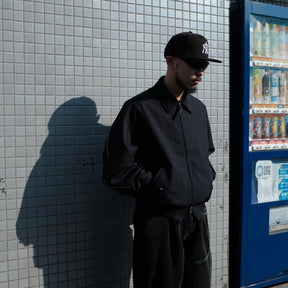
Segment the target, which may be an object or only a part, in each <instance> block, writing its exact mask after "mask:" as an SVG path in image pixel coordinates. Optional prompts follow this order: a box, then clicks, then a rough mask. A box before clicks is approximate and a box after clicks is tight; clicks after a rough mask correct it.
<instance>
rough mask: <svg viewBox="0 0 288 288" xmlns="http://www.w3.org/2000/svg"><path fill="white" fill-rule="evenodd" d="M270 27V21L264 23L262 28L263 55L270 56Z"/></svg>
mask: <svg viewBox="0 0 288 288" xmlns="http://www.w3.org/2000/svg"><path fill="white" fill-rule="evenodd" d="M270 46H271V43H270V29H269V23H267V22H266V23H264V25H263V30H262V54H263V56H266V57H270Z"/></svg>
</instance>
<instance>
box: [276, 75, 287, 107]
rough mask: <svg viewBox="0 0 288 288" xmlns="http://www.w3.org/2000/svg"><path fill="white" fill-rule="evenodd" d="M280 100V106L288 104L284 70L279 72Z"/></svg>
mask: <svg viewBox="0 0 288 288" xmlns="http://www.w3.org/2000/svg"><path fill="white" fill-rule="evenodd" d="M278 80H279V84H278V85H279V98H278V103H279V104H285V103H286V96H287V95H286V93H287V86H286V85H287V84H286V83H287V82H286V71H284V70H282V71H279V77H278Z"/></svg>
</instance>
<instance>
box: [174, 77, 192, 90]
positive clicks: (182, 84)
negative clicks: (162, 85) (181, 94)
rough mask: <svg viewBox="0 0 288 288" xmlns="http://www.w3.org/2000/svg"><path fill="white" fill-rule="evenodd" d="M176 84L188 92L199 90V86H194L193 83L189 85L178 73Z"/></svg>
mask: <svg viewBox="0 0 288 288" xmlns="http://www.w3.org/2000/svg"><path fill="white" fill-rule="evenodd" d="M175 81H176V84H177V85H178V86H179V87H180V88H181V89H183V90H185V91H186V92H187V93H189V94H191V93H196V92H197V87H192V86H191V85H188V84H186V83H184V82H183V81H182V80H181V79H180V77H178V75H176V78H175Z"/></svg>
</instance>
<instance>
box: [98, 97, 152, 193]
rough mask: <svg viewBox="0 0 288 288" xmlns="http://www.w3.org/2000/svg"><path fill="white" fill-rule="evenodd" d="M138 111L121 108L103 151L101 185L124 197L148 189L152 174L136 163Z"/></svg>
mask: <svg viewBox="0 0 288 288" xmlns="http://www.w3.org/2000/svg"><path fill="white" fill-rule="evenodd" d="M136 125H137V109H136V108H135V107H133V105H131V103H130V105H129V104H127V102H126V103H125V104H124V105H123V107H122V109H121V111H120V112H119V114H118V116H117V117H116V119H115V121H114V123H113V125H112V127H111V130H110V133H109V135H108V138H107V141H106V144H105V149H104V151H103V181H104V183H105V184H107V185H109V186H111V187H112V188H114V189H116V190H118V191H119V192H120V193H123V194H135V193H136V192H137V191H139V190H142V189H144V188H145V187H147V186H148V185H149V183H150V181H151V179H152V174H151V172H149V171H146V170H145V169H144V167H143V166H142V165H141V163H138V162H137V161H136V155H137V152H138V149H139V147H138V145H137V140H136V138H137V137H136V131H137V130H136V129H137V127H136Z"/></svg>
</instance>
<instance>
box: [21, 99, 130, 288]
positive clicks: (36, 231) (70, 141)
mask: <svg viewBox="0 0 288 288" xmlns="http://www.w3.org/2000/svg"><path fill="white" fill-rule="evenodd" d="M98 121H99V115H97V108H96V105H95V103H94V102H93V101H92V100H91V99H89V98H86V97H80V98H76V99H72V100H70V101H67V102H66V103H64V104H63V105H61V106H60V107H59V108H57V110H56V111H55V112H54V113H53V115H52V117H51V118H50V120H49V123H48V129H49V135H48V137H47V139H46V140H45V142H44V144H43V146H42V148H41V156H40V158H39V159H38V161H37V162H36V164H35V166H34V168H33V170H32V172H31V174H30V176H29V179H28V181H27V184H26V187H25V191H24V196H23V200H22V205H21V210H20V213H19V217H18V220H17V224H16V229H17V236H18V238H19V240H20V242H21V243H22V244H23V245H25V246H28V245H33V251H34V255H33V260H34V265H35V267H38V268H39V269H42V270H43V271H42V273H40V275H41V274H43V280H42V279H40V280H37V279H33V281H34V282H33V283H35V280H37V281H39V283H37V284H36V285H35V284H33V285H32V283H29V287H32V286H33V287H49V288H51V287H61V288H64V287H69V288H73V287H75V288H79V287H101V288H128V287H129V279H130V272H131V254H132V252H131V250H132V231H131V229H130V227H129V225H130V224H131V222H132V216H131V215H132V213H133V208H134V207H133V206H134V202H133V200H132V199H127V198H125V197H123V196H122V197H121V196H120V195H118V194H117V193H116V192H114V191H112V190H110V189H109V188H107V187H106V186H104V185H103V184H102V182H101V171H102V151H103V147H104V143H105V140H106V137H107V134H108V131H109V127H105V126H103V125H101V124H99V123H98ZM31 257H32V255H31ZM27 266H28V261H27ZM29 281H32V280H31V279H29Z"/></svg>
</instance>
